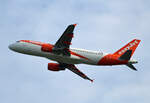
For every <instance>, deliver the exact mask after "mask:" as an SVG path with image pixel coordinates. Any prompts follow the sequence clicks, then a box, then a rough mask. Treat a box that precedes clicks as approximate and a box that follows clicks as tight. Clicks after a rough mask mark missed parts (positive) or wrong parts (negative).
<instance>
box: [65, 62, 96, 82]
mask: <svg viewBox="0 0 150 103" xmlns="http://www.w3.org/2000/svg"><path fill="white" fill-rule="evenodd" d="M67 68H68V69H69V70H70V71H72V72H74V73H75V74H77V75H78V76H80V77H82V78H83V79H87V80H90V81H91V82H93V80H92V79H90V78H89V77H87V76H86V75H85V74H84V73H82V72H81V71H80V70H78V69H77V67H76V66H75V65H73V64H69V66H68V67H67Z"/></svg>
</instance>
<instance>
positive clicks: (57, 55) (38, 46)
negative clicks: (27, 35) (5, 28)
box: [9, 24, 141, 82]
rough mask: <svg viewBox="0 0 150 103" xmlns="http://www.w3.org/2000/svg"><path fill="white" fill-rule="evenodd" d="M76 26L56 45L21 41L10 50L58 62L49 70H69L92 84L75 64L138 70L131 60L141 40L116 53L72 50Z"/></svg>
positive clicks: (62, 36)
mask: <svg viewBox="0 0 150 103" xmlns="http://www.w3.org/2000/svg"><path fill="white" fill-rule="evenodd" d="M76 25H77V24H71V25H69V26H68V27H67V28H66V30H65V31H64V33H63V34H62V35H61V37H60V38H59V39H58V41H57V42H56V43H55V44H54V45H53V44H50V43H43V42H37V41H31V40H19V41H17V42H15V43H13V44H10V45H9V49H11V50H13V51H15V52H19V53H23V54H28V55H34V56H40V57H44V58H47V59H49V60H53V61H56V62H57V63H48V70H50V71H62V70H65V69H68V70H70V71H72V72H74V73H75V74H77V75H79V76H80V77H82V78H83V79H86V80H90V81H91V82H93V80H92V79H90V78H89V77H88V76H86V75H85V74H84V73H82V72H81V71H80V70H79V69H77V67H76V66H75V64H89V65H98V66H113V65H126V66H128V67H129V68H131V69H133V70H137V69H136V68H135V67H134V66H133V64H135V63H138V61H136V60H133V59H131V57H132V55H133V53H134V51H135V49H136V48H137V46H138V45H139V43H140V41H141V40H138V39H134V40H132V41H131V42H129V43H128V44H126V45H125V46H123V47H122V48H121V49H119V50H117V51H116V52H114V53H104V52H99V51H91V50H85V49H78V48H70V45H71V41H72V38H73V37H74V33H73V31H74V28H75V27H76Z"/></svg>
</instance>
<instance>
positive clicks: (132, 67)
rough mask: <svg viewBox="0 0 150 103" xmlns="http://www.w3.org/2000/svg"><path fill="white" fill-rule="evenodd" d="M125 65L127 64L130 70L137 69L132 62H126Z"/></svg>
mask: <svg viewBox="0 0 150 103" xmlns="http://www.w3.org/2000/svg"><path fill="white" fill-rule="evenodd" d="M126 66H128V67H129V68H131V69H132V70H135V71H137V69H136V68H135V67H134V65H133V64H130V63H129V64H126Z"/></svg>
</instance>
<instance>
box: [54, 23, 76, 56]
mask: <svg viewBox="0 0 150 103" xmlns="http://www.w3.org/2000/svg"><path fill="white" fill-rule="evenodd" d="M75 26H76V24H71V25H69V26H68V27H67V29H66V30H65V31H64V33H63V34H62V36H61V37H60V38H59V39H58V41H57V42H56V43H55V45H54V48H53V52H54V53H56V54H63V55H66V56H70V52H69V47H70V45H71V40H72V38H73V31H74V28H75Z"/></svg>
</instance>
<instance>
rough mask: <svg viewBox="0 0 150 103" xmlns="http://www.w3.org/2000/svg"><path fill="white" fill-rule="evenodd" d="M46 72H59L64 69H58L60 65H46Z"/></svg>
mask: <svg viewBox="0 0 150 103" xmlns="http://www.w3.org/2000/svg"><path fill="white" fill-rule="evenodd" d="M48 70H51V71H60V70H65V68H63V67H60V64H57V63H48Z"/></svg>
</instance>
